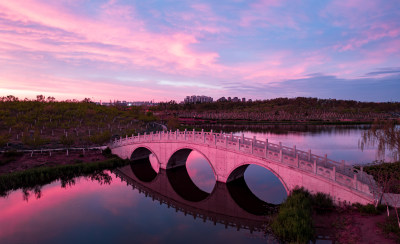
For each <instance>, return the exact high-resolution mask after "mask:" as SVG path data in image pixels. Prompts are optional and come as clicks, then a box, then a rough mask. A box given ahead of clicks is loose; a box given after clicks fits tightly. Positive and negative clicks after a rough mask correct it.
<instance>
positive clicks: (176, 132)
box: [175, 129, 179, 140]
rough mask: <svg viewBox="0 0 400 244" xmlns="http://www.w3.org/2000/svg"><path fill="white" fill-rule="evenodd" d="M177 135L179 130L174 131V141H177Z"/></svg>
mask: <svg viewBox="0 0 400 244" xmlns="http://www.w3.org/2000/svg"><path fill="white" fill-rule="evenodd" d="M178 134H179V129H176V131H175V140H178Z"/></svg>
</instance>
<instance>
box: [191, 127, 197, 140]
mask: <svg viewBox="0 0 400 244" xmlns="http://www.w3.org/2000/svg"><path fill="white" fill-rule="evenodd" d="M192 136H193V141H195V140H196V138H195V136H196V131H195V130H194V129H193V134H192Z"/></svg>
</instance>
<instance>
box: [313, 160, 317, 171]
mask: <svg viewBox="0 0 400 244" xmlns="http://www.w3.org/2000/svg"><path fill="white" fill-rule="evenodd" d="M314 174H317V160H316V159H314Z"/></svg>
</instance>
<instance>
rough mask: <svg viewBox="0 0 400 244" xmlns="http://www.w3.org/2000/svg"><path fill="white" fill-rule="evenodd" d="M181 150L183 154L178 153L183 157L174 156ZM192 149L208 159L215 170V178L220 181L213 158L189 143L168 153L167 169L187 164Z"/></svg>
mask: <svg viewBox="0 0 400 244" xmlns="http://www.w3.org/2000/svg"><path fill="white" fill-rule="evenodd" d="M180 151H181V152H183V153H182V154H181V155H177V156H179V157H181V158H173V156H174V155H176V153H179V152H180ZM192 151H195V152H197V153H199V154H200V155H201V156H203V157H204V158H205V160H206V161H207V163H208V165H210V167H211V169H212V171H213V174H214V178H215V180H216V181H218V174H217V173H216V171H215V165H214V164H213V162H211V160H210V159H209V158H208V157H207V156H206V155H205V154H204V153H203V152H202V151H201V150H199V149H197V148H195V147H191V146H189V145H187V146H185V147H179V148H178V149H176V150H174V151H173V152H172V153H171V154H170V155H168V157H167V158H168V161H167V167H166V169H171V168H174V167H179V166H184V165H185V164H186V160H187V158H188V156H189V154H190V153H191V152H192ZM171 159H172V160H171ZM183 159H184V160H183ZM178 160H179V161H178ZM173 163H175V164H173Z"/></svg>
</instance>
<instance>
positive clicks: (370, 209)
mask: <svg viewBox="0 0 400 244" xmlns="http://www.w3.org/2000/svg"><path fill="white" fill-rule="evenodd" d="M353 206H354V207H356V208H357V210H358V211H359V212H360V213H363V214H370V215H379V214H381V213H383V212H384V211H386V206H385V205H382V204H380V205H378V207H376V208H375V206H374V205H373V204H370V203H369V204H367V205H362V204H359V203H355V204H353Z"/></svg>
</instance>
